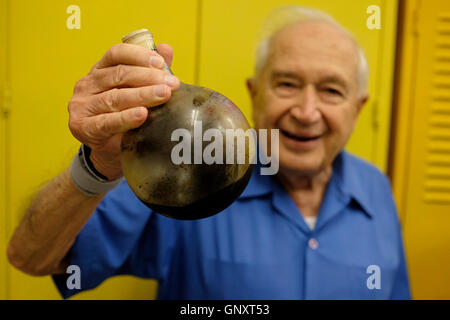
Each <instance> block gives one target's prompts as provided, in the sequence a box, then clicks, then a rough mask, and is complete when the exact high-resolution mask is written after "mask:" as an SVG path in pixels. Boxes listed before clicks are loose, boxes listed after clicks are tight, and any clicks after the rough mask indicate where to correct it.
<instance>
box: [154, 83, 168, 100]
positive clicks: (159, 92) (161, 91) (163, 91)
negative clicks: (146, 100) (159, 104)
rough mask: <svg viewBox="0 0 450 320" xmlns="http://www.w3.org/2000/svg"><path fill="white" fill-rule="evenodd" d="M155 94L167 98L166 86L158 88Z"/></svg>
mask: <svg viewBox="0 0 450 320" xmlns="http://www.w3.org/2000/svg"><path fill="white" fill-rule="evenodd" d="M155 94H156V95H157V96H158V97H160V98H164V97H165V96H166V86H164V85H162V86H161V85H160V86H156V87H155Z"/></svg>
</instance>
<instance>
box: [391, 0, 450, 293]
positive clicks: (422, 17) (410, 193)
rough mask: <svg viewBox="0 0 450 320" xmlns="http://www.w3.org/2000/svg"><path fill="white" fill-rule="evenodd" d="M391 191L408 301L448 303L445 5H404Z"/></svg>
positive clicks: (449, 36) (449, 34)
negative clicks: (404, 261)
mask: <svg viewBox="0 0 450 320" xmlns="http://www.w3.org/2000/svg"><path fill="white" fill-rule="evenodd" d="M405 12H406V15H405V29H404V33H403V37H404V44H403V48H402V52H403V54H402V57H401V58H402V59H401V61H402V69H401V70H402V72H401V78H400V83H401V85H402V87H401V90H400V92H399V116H398V130H397V139H396V146H397V150H396V153H395V155H396V157H395V167H394V180H393V181H394V192H395V196H396V198H397V201H398V203H399V208H400V210H401V215H402V220H403V226H404V238H405V245H406V250H407V258H408V262H409V269H410V277H411V287H412V293H413V297H414V298H416V299H450V276H449V270H450V255H449V253H450V237H449V234H448V230H449V226H450V215H449V212H450V3H449V2H448V1H445V0H427V1H419V0H416V1H410V2H407V3H406V10H405Z"/></svg>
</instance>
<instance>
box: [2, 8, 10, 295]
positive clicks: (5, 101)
mask: <svg viewBox="0 0 450 320" xmlns="http://www.w3.org/2000/svg"><path fill="white" fill-rule="evenodd" d="M6 11H7V2H6V0H0V299H6V298H7V285H8V277H7V259H6V241H7V238H6V226H7V218H6V208H7V203H6V200H7V197H6V150H7V147H6V130H7V127H6V117H7V110H8V89H7V87H6V79H7V63H6V61H7V50H6V48H7V27H8V17H7V15H6Z"/></svg>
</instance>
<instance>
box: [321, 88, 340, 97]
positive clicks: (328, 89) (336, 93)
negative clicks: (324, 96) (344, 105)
mask: <svg viewBox="0 0 450 320" xmlns="http://www.w3.org/2000/svg"><path fill="white" fill-rule="evenodd" d="M325 91H326V92H327V93H330V94H333V95H338V96H342V93H341V92H340V91H339V90H336V89H334V88H326V89H325Z"/></svg>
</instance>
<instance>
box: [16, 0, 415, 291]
mask: <svg viewBox="0 0 450 320" xmlns="http://www.w3.org/2000/svg"><path fill="white" fill-rule="evenodd" d="M283 14H284V18H283V19H280V17H283ZM272 18H273V19H272V20H271V18H269V20H268V22H267V23H266V26H267V25H268V26H270V28H269V29H270V32H269V34H268V36H266V37H265V38H264V39H263V40H262V42H261V44H260V46H259V47H258V53H257V61H256V68H255V76H254V78H252V79H250V80H248V88H249V92H250V94H251V98H252V102H253V107H254V112H253V114H254V122H255V125H256V128H267V129H279V130H280V141H279V165H280V170H279V172H278V174H277V175H276V176H263V175H260V170H254V173H253V176H252V178H251V180H250V182H249V185H248V186H247V188H246V190H245V191H244V192H243V194H242V195H241V196H240V197H239V199H237V200H236V201H235V202H234V203H233V204H232V205H231V206H230V207H228V208H227V209H225V210H224V211H223V212H221V213H219V214H217V215H215V216H213V217H209V218H206V219H201V220H194V221H179V220H174V219H170V218H167V217H164V216H161V215H159V214H155V213H153V212H151V210H150V209H148V208H147V207H145V206H144V205H143V204H142V203H141V202H140V201H139V200H138V199H137V198H136V197H135V196H134V194H133V193H132V191H131V190H130V188H129V187H128V185H127V184H126V182H123V183H121V184H120V185H119V186H117V187H115V184H117V183H118V182H117V181H120V180H118V179H119V178H120V177H121V175H122V172H121V167H120V162H119V160H118V155H119V142H120V138H121V133H123V132H125V131H127V130H129V129H132V128H136V127H138V126H140V125H141V124H142V123H143V121H144V120H145V118H146V116H147V112H148V111H147V109H146V108H145V107H140V106H147V107H152V106H156V105H159V104H161V103H163V102H165V101H167V100H168V99H169V98H170V94H171V91H172V90H176V89H177V88H178V86H179V81H178V79H177V78H175V77H173V76H171V75H168V74H167V73H165V72H163V71H162V68H163V64H164V63H163V59H162V58H161V56H159V55H158V54H156V53H153V52H150V51H149V50H146V49H144V48H141V47H138V46H133V45H117V46H114V47H113V48H111V49H110V50H109V51H108V52H107V53H106V55H105V56H104V57H103V59H102V60H101V61H100V62H98V63H97V64H96V65H95V66H94V67H93V68H92V70H91V72H90V73H89V74H88V75H87V76H86V77H84V78H83V79H81V80H80V81H79V82H78V83H77V85H76V87H75V90H74V96H73V98H72V100H71V102H70V104H69V112H70V124H69V125H70V129H71V131H72V133H73V134H74V136H75V137H76V138H77V139H78V140H80V142H82V143H83V144H84V145H87V146H89V147H90V148H88V149H87V150H88V151H90V153H88V154H83V155H84V156H85V157H87V160H86V161H87V164H86V165H87V166H88V167H90V171H91V172H92V171H93V172H94V175H93V176H95V175H101V176H104V177H105V178H107V179H108V180H109V181H107V182H103V183H104V188H103V189H101V190H103V192H102V193H99V194H90V195H87V194H86V192H82V191H81V190H79V187H80V186H75V185H74V183H73V181H72V178H71V171H70V170H71V169H70V168H69V169H67V170H66V171H65V172H63V173H62V174H61V175H60V176H58V177H56V178H55V179H54V180H52V181H51V182H50V183H49V184H48V185H47V186H46V187H45V188H44V189H43V190H42V191H41V192H40V193H39V194H38V195H37V197H36V198H35V200H34V201H33V203H32V205H31V206H30V208H29V210H28V213H27V215H26V216H25V218H24V220H23V222H22V223H21V224H20V225H19V227H18V228H17V230H16V232H15V234H14V236H13V238H12V239H11V242H10V245H9V248H8V256H9V259H10V261H11V263H12V264H14V265H15V266H16V267H17V268H19V269H21V270H23V271H24V272H27V273H29V274H33V275H48V274H52V275H53V278H54V281H55V283H56V285H57V287H58V289H59V290H60V292H61V294H62V296H63V297H65V298H67V297H69V296H71V295H73V294H75V293H77V292H79V291H80V290H87V289H91V288H94V287H96V286H98V285H99V284H100V283H101V282H102V281H104V280H105V279H107V278H108V277H111V276H114V275H118V274H132V275H136V276H139V277H145V278H154V279H157V280H158V281H159V292H158V297H159V298H160V299H186V298H187V299H409V298H410V293H409V283H408V277H407V270H406V263H405V257H404V251H403V244H402V237H401V231H400V225H399V221H398V218H397V213H396V209H395V204H394V201H393V197H392V192H391V188H390V184H389V181H388V179H387V178H386V177H385V176H384V175H383V174H382V173H381V172H380V171H379V170H378V169H376V168H375V167H374V166H372V165H370V164H368V163H366V162H364V161H362V160H360V159H358V158H356V157H355V156H353V155H350V154H349V153H347V152H345V151H343V148H344V146H345V144H346V142H347V140H348V139H349V137H350V135H351V133H352V130H353V128H354V125H355V123H356V120H357V117H358V114H359V112H360V110H361V108H362V107H363V105H364V103H365V102H366V100H367V95H366V91H365V90H366V88H365V87H366V82H367V65H366V63H365V58H364V55H363V53H362V51H361V49H360V48H359V46H358V45H357V43H356V41H355V40H354V39H353V37H352V36H351V35H350V34H349V33H348V32H347V31H346V30H344V29H343V28H342V27H341V26H339V25H338V24H337V23H336V22H335V21H334V20H332V19H331V18H330V17H329V16H327V15H325V14H323V13H321V12H317V11H314V10H310V9H304V8H299V7H288V8H283V9H281V11H277V13H276V14H275V15H274V16H273V17H272ZM271 21H275V22H276V23H277V25H276V26H274V25H273V24H271ZM280 21H282V23H281V24H280ZM158 49H159V52H160V53H161V54H162V56H164V58H165V59H166V61H168V62H169V63H170V62H171V58H172V50H171V49H170V47H168V46H167V45H160V46H159V47H158ZM117 88H119V89H117ZM149 112H151V109H150V111H149ZM76 159H78V158H76ZM72 167H73V166H72ZM85 169H86V168H85ZM72 170H73V168H72ZM86 170H87V169H86ZM73 174H74V173H73V172H72V176H73ZM75 174H76V173H75ZM113 187H115V188H113ZM111 188H113V189H112V190H111V191H109V192H106V191H107V190H108V189H111ZM316 218H317V220H316ZM68 265H77V266H79V267H80V270H81V283H80V284H81V288H80V289H72V288H68V287H67V285H66V279H67V274H65V272H66V268H67V266H68Z"/></svg>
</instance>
